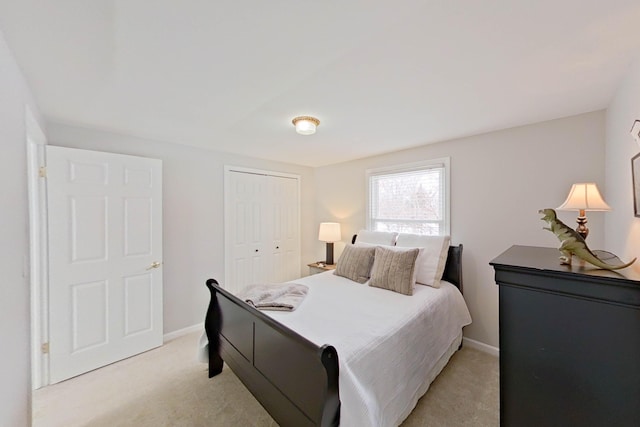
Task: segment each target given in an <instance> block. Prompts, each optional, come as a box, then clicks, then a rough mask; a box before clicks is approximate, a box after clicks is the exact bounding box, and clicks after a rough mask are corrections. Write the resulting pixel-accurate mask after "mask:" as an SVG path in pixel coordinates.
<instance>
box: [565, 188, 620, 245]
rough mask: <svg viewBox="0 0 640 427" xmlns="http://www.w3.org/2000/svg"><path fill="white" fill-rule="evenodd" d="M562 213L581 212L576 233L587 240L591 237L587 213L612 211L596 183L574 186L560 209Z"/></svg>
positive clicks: (577, 220)
mask: <svg viewBox="0 0 640 427" xmlns="http://www.w3.org/2000/svg"><path fill="white" fill-rule="evenodd" d="M557 209H558V210H561V211H579V214H578V219H576V222H577V223H578V227H577V228H576V231H577V232H578V233H579V234H580V235H581V236H582V238H583V239H586V238H587V236H588V235H589V229H588V228H587V225H586V224H587V215H586V213H585V212H586V211H610V210H611V208H610V207H609V205H608V204H607V203H606V202H605V201H604V200H603V199H602V196H601V195H600V191H598V186H597V185H596V184H595V183H594V182H584V183H579V184H573V185H572V186H571V190H569V195H568V196H567V200H565V201H564V203H563V204H561V205H560V206H559V207H558V208H557Z"/></svg>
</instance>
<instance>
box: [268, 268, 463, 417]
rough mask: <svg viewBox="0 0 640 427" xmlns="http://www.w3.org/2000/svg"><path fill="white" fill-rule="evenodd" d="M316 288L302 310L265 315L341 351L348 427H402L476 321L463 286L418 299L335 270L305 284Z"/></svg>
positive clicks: (424, 289)
mask: <svg viewBox="0 0 640 427" xmlns="http://www.w3.org/2000/svg"><path fill="white" fill-rule="evenodd" d="M295 282H296V283H302V284H304V285H307V286H308V287H309V293H308V295H307V297H306V299H305V300H304V301H303V302H302V304H301V305H300V306H299V307H298V309H297V310H296V311H294V312H290V313H289V312H265V314H268V315H269V316H271V317H273V318H274V319H277V320H278V321H279V322H280V323H282V324H284V325H286V326H287V327H289V328H291V329H293V330H294V331H296V332H298V333H299V334H301V335H303V336H304V337H306V338H307V339H309V340H311V341H312V342H314V343H316V344H318V345H323V344H330V345H333V346H334V347H335V348H336V350H337V351H338V359H339V362H340V364H339V367H340V375H339V386H340V400H341V402H342V407H341V416H340V420H341V422H340V425H341V426H342V427H360V426H384V427H387V426H397V425H399V424H400V423H401V422H402V421H403V420H404V419H405V418H406V417H407V416H408V415H409V414H410V413H411V411H412V410H413V408H414V407H415V405H416V403H417V401H418V399H419V398H420V396H421V395H422V394H423V393H424V392H425V391H426V388H427V385H426V384H425V381H428V380H427V378H428V373H429V372H430V371H431V369H432V368H433V367H434V366H435V364H436V363H437V362H438V360H439V359H440V358H441V357H442V356H443V355H444V353H445V352H446V351H447V349H448V348H449V347H450V345H451V343H452V342H453V341H454V340H455V339H456V338H457V337H458V336H459V334H460V331H461V328H462V327H463V326H465V325H468V324H469V323H471V316H470V315H469V310H468V309H467V306H466V304H465V302H464V299H463V298H462V295H461V294H460V292H459V291H458V289H457V288H456V287H454V286H453V285H451V284H450V283H447V282H442V286H441V287H440V288H439V289H435V288H431V287H428V286H422V285H418V286H416V287H415V289H414V295H413V296H406V295H401V294H398V293H395V292H391V291H388V290H384V289H379V288H372V287H369V286H367V285H366V284H365V285H362V284H359V283H356V282H353V281H351V280H348V279H345V278H343V277H339V276H335V275H334V274H333V273H332V272H325V273H322V274H317V275H313V276H309V277H305V278H304V279H298V280H296V281H295Z"/></svg>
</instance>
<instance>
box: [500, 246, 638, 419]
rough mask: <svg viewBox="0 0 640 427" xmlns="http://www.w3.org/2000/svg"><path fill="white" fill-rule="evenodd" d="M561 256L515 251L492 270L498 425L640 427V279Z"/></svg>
mask: <svg viewBox="0 0 640 427" xmlns="http://www.w3.org/2000/svg"><path fill="white" fill-rule="evenodd" d="M559 256H560V253H559V252H558V250H557V249H555V248H539V247H531V246H512V247H511V248H510V249H508V250H507V251H506V252H504V253H503V254H501V255H500V256H498V257H497V258H495V259H494V260H493V261H491V263H490V264H491V265H492V266H493V267H494V269H495V277H496V282H497V284H498V286H499V287H500V289H499V291H500V425H501V426H517V427H526V426H536V427H541V426H581V427H583V426H636V427H637V426H640V275H638V274H636V273H634V272H632V271H631V268H627V269H624V270H622V272H620V273H616V272H611V271H605V270H599V269H596V268H595V267H592V266H591V265H590V264H585V263H581V262H580V261H579V260H577V259H576V258H575V257H574V261H573V266H571V267H569V266H563V265H560V262H559V260H558V257H559ZM636 262H640V260H638V261H636ZM611 263H613V262H611Z"/></svg>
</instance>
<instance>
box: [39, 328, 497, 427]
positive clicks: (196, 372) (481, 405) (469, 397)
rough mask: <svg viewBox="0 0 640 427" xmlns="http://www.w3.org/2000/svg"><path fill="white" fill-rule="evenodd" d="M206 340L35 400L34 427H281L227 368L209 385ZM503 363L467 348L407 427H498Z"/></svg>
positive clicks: (170, 347) (172, 346)
mask: <svg viewBox="0 0 640 427" xmlns="http://www.w3.org/2000/svg"><path fill="white" fill-rule="evenodd" d="M199 335H200V334H199V333H192V334H189V335H185V336H183V337H180V338H177V339H175V340H172V341H169V342H167V343H166V344H165V345H163V346H162V347H160V348H157V349H155V350H151V351H148V352H146V353H143V354H141V355H138V356H135V357H132V358H129V359H126V360H122V361H120V362H117V363H114V364H112V365H109V366H106V367H104V368H101V369H97V370H95V371H92V372H89V373H87V374H84V375H81V376H78V377H76V378H72V379H70V380H67V381H63V382H61V383H58V384H55V385H52V386H49V387H45V388H42V389H39V390H36V391H35V392H34V396H33V426H35V427H62V426H64V427H75V426H98V427H101V426H104V427H107V426H109V427H113V426H136V427H144V426H154V427H160V426H167V427H168V426H171V427H174V426H180V427H181V426H184V427H191V426H194V427H197V426H219V427H227V426H228V427H236V426H243V427H244V426H247V427H249V426H253V427H270V426H277V424H276V423H275V422H274V421H273V419H272V418H271V417H270V416H269V414H268V413H267V412H266V411H265V410H264V409H263V408H262V406H260V404H259V403H258V402H257V401H256V400H255V398H254V397H253V396H252V395H251V393H249V391H247V389H246V388H245V387H244V386H243V385H242V383H241V382H240V380H238V378H237V377H236V376H235V375H234V374H233V372H232V371H231V370H230V369H228V368H227V367H226V366H225V368H224V370H223V371H222V373H221V374H220V375H218V376H216V377H214V378H211V379H209V378H207V365H206V364H204V363H200V362H199V361H198V360H197V359H196V349H197V341H198V337H199ZM498 376H499V370H498V358H497V357H494V356H491V355H489V354H486V353H483V352H480V351H477V350H474V349H471V348H467V347H463V348H462V350H460V351H458V352H456V354H454V355H453V357H452V359H451V361H450V362H449V364H448V365H447V366H446V367H445V368H444V370H443V371H442V373H441V374H440V375H439V376H438V377H437V378H436V380H435V381H434V382H433V384H432V385H431V388H430V389H429V391H428V392H427V393H426V394H425V395H424V396H423V397H422V399H420V401H419V402H418V404H417V406H416V408H415V409H414V411H413V412H412V413H411V415H409V417H408V418H407V419H406V420H405V421H404V423H403V424H402V426H403V427H418V426H434V427H440V426H443V427H447V426H451V427H454V426H455V427H458V426H498V425H499V381H498Z"/></svg>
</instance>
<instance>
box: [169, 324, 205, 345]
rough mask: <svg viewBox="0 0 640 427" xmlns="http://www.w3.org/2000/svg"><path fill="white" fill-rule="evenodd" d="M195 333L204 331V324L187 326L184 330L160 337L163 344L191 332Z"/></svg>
mask: <svg viewBox="0 0 640 427" xmlns="http://www.w3.org/2000/svg"><path fill="white" fill-rule="evenodd" d="M196 331H204V324H203V323H197V324H195V325H193V326H187V327H186V328H182V329H178V330H177V331H173V332H169V333H168V334H164V336H163V337H162V338H163V340H164V342H167V341H171V340H174V339H176V338H180V337H181V336H183V335H187V334H190V333H191V332H196Z"/></svg>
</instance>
